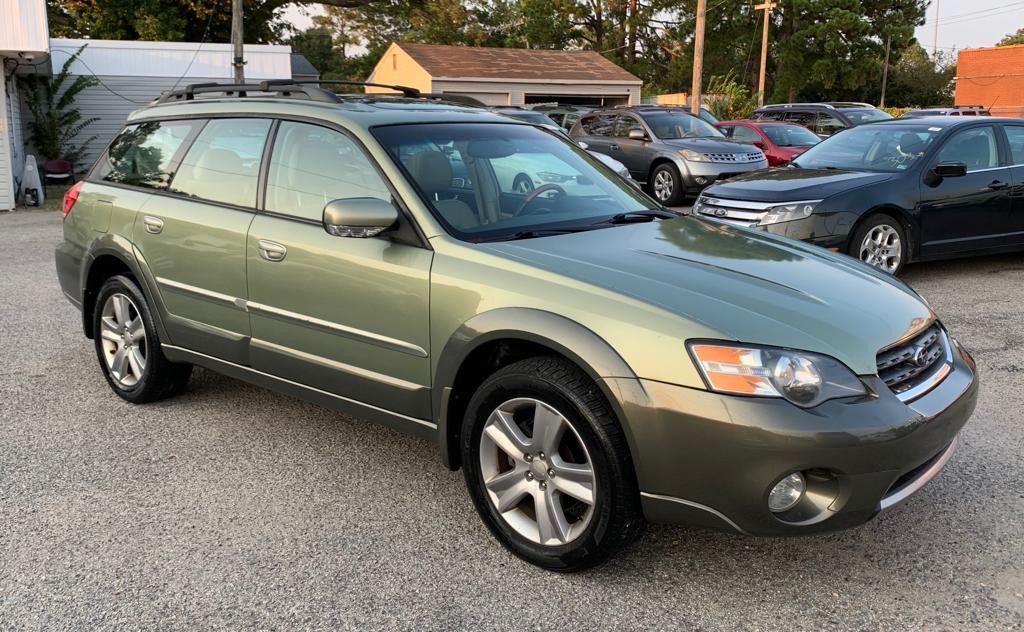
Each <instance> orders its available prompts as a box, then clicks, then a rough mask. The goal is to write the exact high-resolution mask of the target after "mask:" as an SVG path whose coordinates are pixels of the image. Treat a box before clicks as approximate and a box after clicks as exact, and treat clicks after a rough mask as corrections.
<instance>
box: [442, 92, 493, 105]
mask: <svg viewBox="0 0 1024 632" xmlns="http://www.w3.org/2000/svg"><path fill="white" fill-rule="evenodd" d="M444 93H445V94H461V95H464V96H467V97H473V98H474V99H476V100H477V101H479V102H481V103H483V104H484V105H508V93H507V92H459V91H456V90H445V91H444Z"/></svg>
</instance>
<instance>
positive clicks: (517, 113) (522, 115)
mask: <svg viewBox="0 0 1024 632" xmlns="http://www.w3.org/2000/svg"><path fill="white" fill-rule="evenodd" d="M498 114H501V115H502V116H507V117H509V118H514V119H516V120H517V121H523V122H526V123H532V124H533V125H548V126H553V127H558V123H556V122H555V121H554V119H552V118H551V117H550V116H548V115H547V114H543V113H541V112H531V111H530V110H498Z"/></svg>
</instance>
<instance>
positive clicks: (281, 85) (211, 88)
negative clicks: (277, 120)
mask: <svg viewBox="0 0 1024 632" xmlns="http://www.w3.org/2000/svg"><path fill="white" fill-rule="evenodd" d="M250 92H274V93H277V94H278V95H279V96H283V97H294V96H299V95H301V96H302V97H304V98H307V99H309V100H311V101H320V102H323V103H340V102H341V100H340V99H338V97H337V95H335V94H334V93H333V92H330V91H329V90H321V89H320V88H314V87H310V86H303V85H299V84H298V83H297V82H294V81H287V82H270V81H262V82H260V83H193V84H190V85H187V86H185V87H184V88H183V89H181V90H169V91H167V92H165V93H163V94H161V95H160V96H159V97H157V99H156V100H154V101H153V105H159V104H161V103H172V102H176V101H193V100H195V98H196V95H197V94H223V95H225V96H229V97H247V96H249V93H250Z"/></svg>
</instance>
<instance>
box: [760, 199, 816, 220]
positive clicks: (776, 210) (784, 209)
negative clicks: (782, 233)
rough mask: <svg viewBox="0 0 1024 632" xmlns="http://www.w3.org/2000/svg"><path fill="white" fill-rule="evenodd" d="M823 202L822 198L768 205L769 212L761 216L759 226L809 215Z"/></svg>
mask: <svg viewBox="0 0 1024 632" xmlns="http://www.w3.org/2000/svg"><path fill="white" fill-rule="evenodd" d="M819 204H821V200H805V201H803V202H787V203H785V204H779V205H777V206H770V207H768V209H767V210H768V212H767V213H765V214H764V216H762V217H761V220H760V221H759V222H757V223H758V225H759V226H766V225H768V224H781V223H782V222H791V221H793V220H795V219H803V218H805V217H809V216H810V215H811V213H813V212H814V209H815V208H816V207H817V206H818V205H819Z"/></svg>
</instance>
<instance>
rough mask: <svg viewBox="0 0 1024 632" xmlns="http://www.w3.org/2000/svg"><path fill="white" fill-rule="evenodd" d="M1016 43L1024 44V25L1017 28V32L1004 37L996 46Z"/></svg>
mask: <svg viewBox="0 0 1024 632" xmlns="http://www.w3.org/2000/svg"><path fill="white" fill-rule="evenodd" d="M1014 44H1024V26H1022V27H1020V28H1019V29H1017V32H1016V33H1010V34H1009V35H1007V36H1006V37H1004V38H1003V39H1001V40H999V43H998V44H996V46H1012V45H1014Z"/></svg>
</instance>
